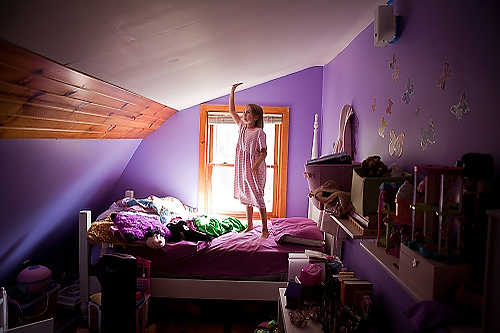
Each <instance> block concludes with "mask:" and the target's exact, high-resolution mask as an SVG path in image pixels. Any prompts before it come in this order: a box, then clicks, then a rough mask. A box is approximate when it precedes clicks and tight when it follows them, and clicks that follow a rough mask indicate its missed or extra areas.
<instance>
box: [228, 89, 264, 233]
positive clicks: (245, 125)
mask: <svg viewBox="0 0 500 333" xmlns="http://www.w3.org/2000/svg"><path fill="white" fill-rule="evenodd" d="M240 84H242V83H235V84H233V87H232V88H231V94H230V95H229V113H230V114H231V117H232V118H233V120H234V122H235V123H236V125H238V126H239V131H238V132H239V136H238V143H237V144H236V156H235V159H234V198H235V199H238V200H240V202H241V203H242V204H243V205H246V208H247V220H248V228H247V229H246V230H245V231H250V230H252V229H253V221H252V217H253V207H254V206H255V207H257V208H258V209H259V212H260V218H261V220H262V235H261V237H262V238H267V237H268V236H269V230H268V229H267V213H266V204H265V203H264V186H265V185H266V162H265V159H266V156H267V146H266V133H264V130H263V128H264V119H263V117H264V111H263V110H262V108H261V107H260V106H258V105H256V104H248V105H247V106H246V107H245V111H244V112H243V117H241V118H240V116H238V114H237V113H236V110H235V107H234V91H235V90H236V87H238V86H239V85H240Z"/></svg>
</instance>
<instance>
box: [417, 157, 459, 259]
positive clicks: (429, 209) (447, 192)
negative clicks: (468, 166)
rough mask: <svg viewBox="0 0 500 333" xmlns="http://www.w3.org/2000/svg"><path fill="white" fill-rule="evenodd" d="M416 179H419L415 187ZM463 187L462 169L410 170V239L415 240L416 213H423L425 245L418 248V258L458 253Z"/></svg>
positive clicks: (421, 167) (441, 256) (444, 257)
mask: <svg viewBox="0 0 500 333" xmlns="http://www.w3.org/2000/svg"><path fill="white" fill-rule="evenodd" d="M422 178H423V179H422ZM419 179H422V180H421V181H420V182H419V184H418V186H417V182H418V180H419ZM463 185H464V174H463V168H454V167H446V166H436V165H423V166H415V167H414V189H413V203H412V205H411V208H412V237H411V240H412V241H415V240H416V239H415V228H416V226H417V218H416V214H417V212H423V238H424V242H425V243H426V244H427V245H425V246H420V249H419V251H420V252H421V254H422V255H424V256H432V257H433V258H434V259H447V258H449V257H458V256H460V255H461V254H462V251H463V241H462V238H463V231H462V228H463V223H462V221H463ZM417 188H418V191H419V192H421V193H423V203H422V202H418V200H417V197H418V195H417ZM429 244H430V245H429ZM434 248H435V251H433V249H434Z"/></svg>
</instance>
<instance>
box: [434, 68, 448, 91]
mask: <svg viewBox="0 0 500 333" xmlns="http://www.w3.org/2000/svg"><path fill="white" fill-rule="evenodd" d="M450 75H451V70H450V64H449V63H447V62H445V63H444V64H443V71H442V72H441V76H440V77H439V80H438V82H437V87H438V88H441V89H442V90H445V88H446V80H448V79H449V78H450Z"/></svg>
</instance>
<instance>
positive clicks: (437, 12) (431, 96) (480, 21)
mask: <svg viewBox="0 0 500 333" xmlns="http://www.w3.org/2000/svg"><path fill="white" fill-rule="evenodd" d="M490 3H492V2H490ZM493 9H494V8H493V6H492V5H488V4H487V3H486V2H482V1H481V2H476V1H453V0H446V1H432V0H407V1H395V10H396V14H398V15H401V16H402V18H403V22H404V30H403V32H402V35H401V38H400V39H399V40H398V41H396V42H395V43H394V44H391V45H389V46H387V47H382V48H376V47H374V46H373V37H372V34H373V24H371V25H370V26H368V27H367V28H366V29H365V30H364V31H363V32H361V33H360V34H359V35H358V36H357V37H356V38H355V39H354V40H353V41H352V42H351V44H350V45H349V46H348V47H347V48H346V49H345V50H344V51H343V52H342V53H341V54H339V55H338V56H337V57H335V59H333V60H332V61H331V62H330V63H328V64H327V65H326V66H325V67H324V80H323V109H322V119H323V123H324V124H325V126H324V128H323V129H322V152H325V151H328V150H331V146H332V145H333V142H334V140H335V139H336V137H337V132H338V125H337V124H338V119H339V113H340V110H341V107H342V105H344V104H349V103H351V104H352V105H353V108H354V111H355V113H356V115H357V118H358V122H359V123H358V125H359V126H358V129H357V133H356V142H357V154H356V159H357V160H360V161H361V160H363V159H364V158H366V157H367V156H369V155H373V154H378V155H380V156H382V159H383V161H384V162H386V164H392V163H393V162H397V163H398V164H400V165H401V166H411V165H413V164H414V163H416V162H418V163H436V164H437V163H439V164H448V165H453V164H454V163H455V161H456V160H457V159H458V158H460V157H461V156H462V155H463V154H464V153H467V152H472V151H473V152H482V153H491V154H493V157H494V158H495V162H496V168H497V170H498V169H499V165H500V164H499V163H500V145H498V122H497V121H495V120H496V119H497V114H498V110H497V109H498V107H497V101H496V99H497V95H498V84H497V83H496V82H494V80H493V78H496V77H497V76H498V75H499V74H500V70H499V65H498V61H497V60H498V59H499V52H498V47H497V36H496V33H497V32H498V25H497V26H495V25H496V23H494V13H495V10H493ZM393 55H396V57H397V59H399V62H400V76H399V80H397V81H394V80H393V79H392V77H391V74H392V72H391V69H390V68H389V63H390V61H391V59H392V56H393ZM445 61H446V62H448V63H449V64H450V69H451V77H450V79H449V80H448V82H447V84H446V89H445V90H444V91H443V90H441V89H439V88H438V87H437V86H436V84H437V82H438V80H439V77H440V74H441V71H442V67H443V63H444V62H445ZM408 78H410V79H411V80H412V81H413V82H414V95H413V99H412V101H411V103H410V104H403V103H402V102H401V96H402V93H403V91H404V90H405V87H406V84H407V81H408ZM462 91H465V93H466V96H467V100H468V103H469V105H470V109H471V113H469V114H466V115H465V116H464V117H463V119H462V120H457V119H456V118H455V117H454V116H453V115H452V114H451V113H450V111H449V110H450V106H452V105H454V104H457V103H458V101H459V96H460V94H461V92H462ZM374 98H376V110H375V112H372V111H371V104H372V103H373V100H374ZM389 98H391V99H392V101H393V102H394V104H393V107H392V114H390V115H388V114H386V113H385V109H386V107H387V104H388V103H387V100H388V99H389ZM418 106H420V107H422V108H423V111H422V112H421V113H420V114H419V115H417V114H416V109H417V107H418ZM382 117H385V119H386V120H387V129H386V136H385V138H381V137H380V136H379V135H378V133H377V130H378V128H379V127H380V123H381V118H382ZM431 118H432V119H433V120H434V123H435V128H436V138H437V143H436V144H434V145H431V146H429V147H428V148H427V149H426V150H425V151H422V149H421V148H420V146H419V137H420V131H421V128H424V127H426V125H427V124H428V122H429V120H430V119H431ZM390 129H395V130H396V132H397V133H398V134H399V132H400V131H403V132H404V133H405V137H404V148H403V156H402V157H401V159H397V158H393V157H391V156H390V155H389V153H388V144H389V131H390Z"/></svg>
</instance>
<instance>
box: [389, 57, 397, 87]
mask: <svg viewBox="0 0 500 333" xmlns="http://www.w3.org/2000/svg"><path fill="white" fill-rule="evenodd" d="M389 67H390V68H391V69H392V79H393V80H394V81H396V80H397V79H399V61H398V59H397V58H396V55H395V54H393V55H392V61H391V62H390V63H389Z"/></svg>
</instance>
